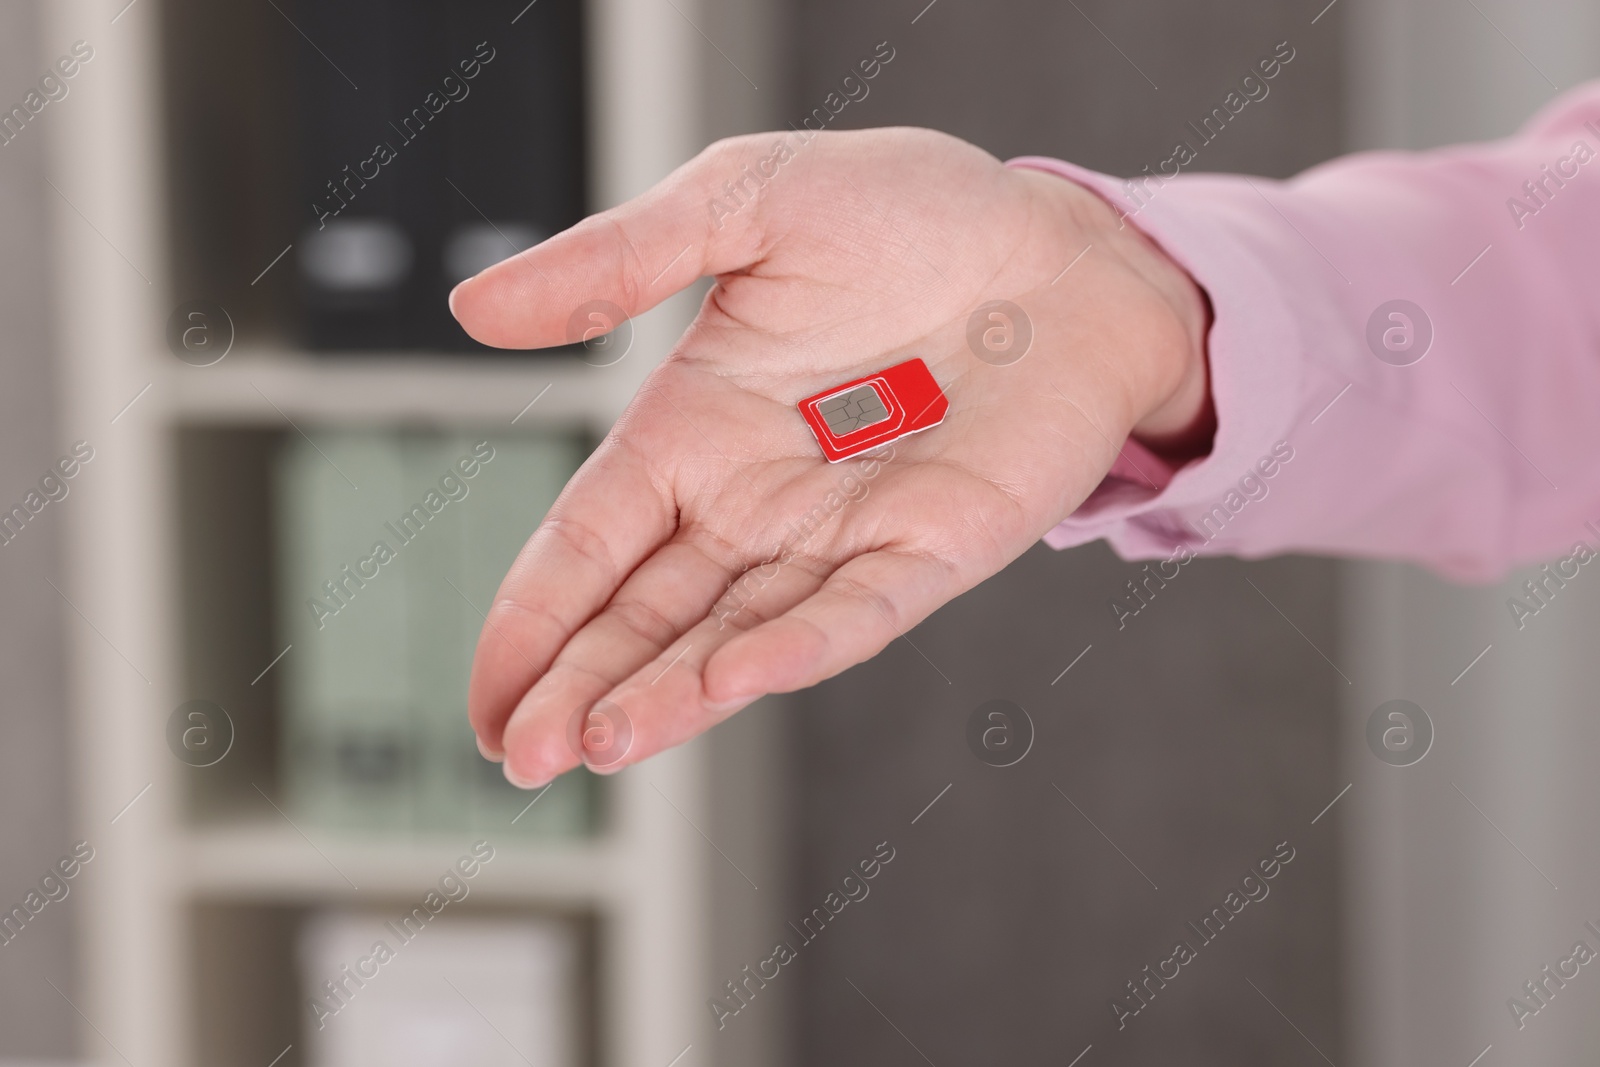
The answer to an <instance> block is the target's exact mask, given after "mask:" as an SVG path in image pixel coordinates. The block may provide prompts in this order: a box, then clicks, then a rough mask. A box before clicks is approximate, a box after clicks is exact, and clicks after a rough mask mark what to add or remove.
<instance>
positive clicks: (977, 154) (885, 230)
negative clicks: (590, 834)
mask: <svg viewBox="0 0 1600 1067" xmlns="http://www.w3.org/2000/svg"><path fill="white" fill-rule="evenodd" d="M779 141H784V142H786V143H787V144H788V146H789V148H788V151H789V152H790V153H792V158H787V159H783V161H782V162H781V164H778V163H774V162H769V163H768V164H767V166H766V169H767V170H768V171H769V172H770V171H771V170H772V169H773V167H774V166H776V168H777V173H776V175H775V176H773V177H771V178H769V179H766V180H765V185H764V187H762V188H761V189H760V191H759V193H758V194H756V195H755V196H754V199H750V198H749V192H748V191H749V190H751V189H753V188H754V186H753V184H752V183H749V182H747V183H746V185H745V189H746V190H747V192H746V201H747V202H746V203H745V205H744V206H742V207H737V205H736V202H735V201H733V200H730V199H729V198H728V194H727V190H726V188H725V185H724V183H728V182H734V183H738V182H739V181H740V179H741V171H742V169H743V168H744V167H746V166H748V167H750V170H751V172H752V173H754V172H755V171H756V167H757V163H758V162H759V161H761V160H769V161H770V160H773V159H774V155H775V145H776V144H777V143H778V142H779ZM777 155H778V157H779V158H782V156H783V153H777ZM716 202H720V204H721V206H720V207H719V206H716ZM734 207H737V210H730V208H734ZM705 275H712V276H714V277H715V278H716V285H715V287H713V288H712V290H711V292H710V295H709V296H707V298H706V301H705V305H704V306H703V307H702V308H701V311H700V314H699V316H698V317H697V318H696V320H695V322H694V324H693V325H692V326H691V327H690V329H689V330H688V332H687V333H686V334H685V335H684V337H683V338H682V340H681V341H680V342H679V343H678V345H677V347H676V348H675V349H674V350H673V352H672V354H671V355H670V356H668V357H667V359H666V360H665V361H664V362H663V363H662V364H661V366H660V367H658V368H657V369H656V370H655V371H654V372H652V374H651V375H650V377H649V379H648V381H647V382H646V384H645V385H644V387H643V388H642V389H641V390H640V392H639V395H638V396H637V397H636V398H635V399H634V401H633V403H632V404H631V405H630V406H629V408H628V410H627V412H626V413H625V414H624V415H623V417H622V419H621V420H620V421H619V422H618V423H617V425H616V427H615V428H614V429H613V430H612V431H611V433H610V434H609V435H608V436H607V437H606V439H605V441H604V443H603V444H602V445H601V446H600V448H599V449H598V450H597V451H596V452H595V454H594V455H593V456H592V457H591V458H590V459H589V461H588V462H587V463H586V464H585V465H584V467H583V469H582V470H580V471H579V472H578V474H577V475H576V477H574V478H573V480H572V482H571V484H569V485H568V486H567V488H566V491H565V492H563V493H562V495H561V498H560V499H559V500H558V501H557V502H556V505H555V507H554V508H552V509H551V511H550V514H549V516H548V517H547V518H546V519H545V521H544V522H543V523H542V524H541V525H540V526H539V528H538V530H536V531H535V532H534V534H533V536H532V537H531V538H530V539H529V541H528V544H527V546H526V547H525V548H524V549H523V550H522V553H521V555H520V556H519V557H518V558H517V561H516V563H515V565H513V566H512V568H511V571H510V573H509V574H508V575H507V576H506V579H505V581H504V582H503V583H502V584H501V587H500V591H499V594H498V595H497V596H496V598H495V602H494V605H493V607H492V608H491V609H490V611H489V617H488V621H487V623H486V624H485V626H484V629H483V633H482V635H481V636H480V639H479V643H478V651H477V658H476V661H475V663H474V664H473V671H472V686H471V692H470V696H469V708H470V716H471V720H472V726H473V729H474V730H476V731H477V735H478V741H479V746H480V748H482V749H483V750H484V752H485V754H486V755H490V756H491V757H494V758H499V757H501V756H502V755H503V757H504V759H505V765H506V776H507V777H508V778H510V779H511V780H512V781H513V782H515V783H517V784H518V785H522V786H536V785H540V784H543V783H544V782H546V781H549V780H550V779H552V778H554V777H555V776H556V775H558V774H560V773H561V772H562V771H565V770H567V769H569V768H571V767H573V766H575V765H576V764H577V763H578V762H579V756H578V754H577V752H576V751H575V749H574V747H573V745H572V743H571V741H570V740H569V738H572V737H575V736H577V731H574V730H573V725H574V722H575V721H576V719H577V717H578V716H579V714H580V712H582V711H584V709H587V708H588V707H589V706H590V705H592V704H593V703H594V702H596V701H599V700H605V701H607V702H609V703H610V704H613V705H616V706H617V707H620V708H621V709H622V710H623V712H625V714H626V716H627V719H628V720H629V722H630V723H631V730H632V738H631V743H630V744H629V746H628V747H627V751H626V754H625V755H622V754H621V753H614V754H610V755H608V756H607V757H606V758H605V759H604V760H594V759H591V760H590V762H591V763H592V764H596V763H602V762H603V763H605V764H606V767H605V769H607V770H614V769H617V768H619V767H621V766H624V765H626V764H629V763H634V762H637V761H638V760H641V759H643V758H645V757H647V756H650V755H652V754H654V753H656V752H659V751H660V750H662V749H664V748H667V747H668V746H671V745H675V744H678V743H680V742H683V741H686V740H688V739H689V738H691V737H694V736H695V735H696V734H698V733H700V732H701V731H702V730H705V729H706V728H708V727H710V726H711V725H713V724H714V723H717V722H719V721H721V720H722V719H725V718H727V717H728V716H729V715H731V714H733V713H734V712H735V711H737V710H738V709H739V708H741V707H743V706H745V705H746V704H748V703H750V702H751V701H753V700H755V699H756V698H757V697H760V696H762V695H764V694H767V693H777V692H788V691H791V690H796V689H802V688H804V687H806V686H809V685H813V684H815V683H817V682H819V681H821V680H823V679H825V678H828V677H830V676H832V675H834V674H837V673H839V672H840V671H842V670H844V669H845V668H847V667H850V666H852V665H854V664H856V663H860V662H861V661H863V660H865V659H867V658H869V657H871V656H872V655H874V654H876V653H877V652H878V651H879V650H881V649H882V648H883V647H884V646H885V645H887V644H888V643H889V642H890V641H893V640H894V639H895V638H897V637H899V636H900V635H902V634H904V633H905V632H906V631H908V630H910V629H911V628H912V627H913V626H915V625H916V624H917V623H918V622H920V621H921V620H922V619H923V618H925V617H926V616H927V615H929V614H930V613H931V612H932V611H933V610H934V609H935V608H937V607H939V606H940V605H941V604H943V603H945V602H946V601H947V600H950V599H951V598H953V597H955V596H957V595H958V594H960V593H962V592H964V591H965V590H967V589H970V588H971V587H972V586H974V585H976V584H977V583H979V582H981V581H982V580H983V579H985V578H987V577H988V576H989V575H991V574H994V573H995V572H996V571H998V570H1000V568H1002V567H1004V566H1005V565H1006V564H1007V563H1009V562H1010V561H1011V560H1013V559H1015V558H1016V557H1017V556H1018V555H1020V554H1021V553H1022V552H1023V551H1024V550H1026V549H1027V548H1028V547H1029V546H1030V545H1031V544H1033V543H1034V542H1035V541H1036V540H1038V539H1039V537H1040V536H1041V535H1042V534H1043V533H1044V532H1045V531H1046V530H1048V529H1050V527H1051V526H1053V525H1055V524H1056V523H1057V522H1058V521H1060V520H1061V519H1062V518H1064V517H1066V516H1067V515H1069V514H1071V513H1072V511H1073V510H1074V509H1075V508H1076V507H1077V506H1078V504H1079V503H1080V502H1081V501H1082V500H1083V499H1084V497H1086V496H1087V495H1088V494H1089V492H1090V491H1091V490H1092V489H1094V487H1095V486H1096V485H1097V484H1098V483H1099V482H1100V480H1101V478H1102V477H1103V476H1104V475H1105V473H1106V471H1107V469H1108V468H1109V467H1110V465H1111V463H1112V461H1113V460H1114V459H1115V458H1116V455H1117V451H1118V449H1119V447H1120V446H1121V444H1122V442H1123V440H1124V438H1125V437H1126V436H1127V435H1128V434H1129V433H1131V432H1135V431H1137V432H1138V433H1140V435H1141V436H1142V437H1143V438H1144V439H1145V440H1146V441H1147V442H1150V443H1153V444H1156V445H1157V446H1158V447H1159V445H1160V443H1161V442H1162V441H1164V440H1176V439H1179V438H1181V437H1182V436H1183V435H1184V434H1185V433H1187V432H1188V431H1190V429H1191V428H1192V427H1193V426H1194V425H1195V423H1196V422H1197V420H1198V419H1199V418H1200V417H1201V412H1202V411H1203V410H1204V409H1205V407H1206V380H1205V377H1206V376H1205V363H1204V358H1203V352H1202V349H1203V337H1204V331H1205V324H1206V311H1205V304H1204V300H1203V298H1202V296H1201V294H1200V292H1199V291H1198V289H1197V288H1196V287H1195V285H1194V283H1193V282H1192V281H1191V280H1190V279H1189V278H1188V277H1187V275H1185V274H1184V273H1183V272H1182V271H1181V270H1180V269H1179V268H1177V267H1176V266H1175V265H1173V264H1172V263H1171V262H1170V261H1169V260H1168V259H1167V258H1166V257H1165V256H1164V255H1163V254H1162V253H1161V252H1160V250H1159V249H1157V248H1156V247H1155V246H1154V245H1153V244H1151V243H1150V242H1149V241H1148V240H1147V239H1145V238H1144V237H1143V236H1142V235H1140V234H1139V233H1138V232H1137V231H1136V230H1135V229H1134V228H1133V227H1131V226H1127V225H1124V224H1122V223H1121V221H1120V220H1119V219H1118V217H1117V215H1116V213H1115V212H1114V211H1113V210H1112V209H1111V208H1110V207H1109V206H1108V205H1106V204H1105V203H1104V202H1103V201H1101V200H1100V199H1099V198H1098V197H1096V196H1095V195H1094V194H1092V193H1090V192H1088V191H1086V190H1084V189H1082V188H1081V187H1079V186H1077V185H1074V184H1072V183H1070V182H1067V181H1064V180H1062V179H1060V178H1057V177H1055V176H1053V175H1048V174H1043V173H1040V172H1036V171H1029V170H1024V169H1007V168H1005V167H1002V166H1001V165H1000V163H999V162H998V161H997V160H995V159H994V158H993V157H991V156H989V155H987V154H986V153H984V152H982V151H980V150H978V149H977V148H974V147H972V146H971V145H968V144H966V143H964V142H962V141H958V140H956V139H954V138H951V137H947V136H944V135H942V134H937V133H932V132H929V131H925V130H912V129H896V130H875V131H866V132H860V133H823V134H818V135H816V136H815V137H814V139H813V140H811V141H810V142H809V143H807V144H805V145H804V146H800V145H799V141H798V138H797V137H794V136H790V135H781V136H780V135H765V136H755V137H747V138H740V139H737V140H733V141H726V142H722V143H720V144H717V145H715V146H713V147H712V148H710V149H708V150H707V151H705V152H704V153H702V154H701V155H700V156H699V157H698V158H696V159H695V160H693V161H692V162H690V163H689V164H687V165H686V166H684V167H682V168H681V169H679V170H678V171H677V172H676V173H674V174H672V175H671V176H670V177H668V178H667V179H666V180H665V181H664V182H662V183H661V184H660V185H659V186H657V187H656V188H655V189H653V190H651V191H650V192H649V193H646V194H645V195H644V196H641V197H639V198H638V199H637V200H634V201H632V202H631V203H628V204H624V205H622V206H621V207H618V208H616V209H613V210H611V211H607V212H605V213H603V214H600V215H597V216H594V217H592V218H589V219H586V220H585V221H584V222H582V223H580V224H579V225H577V226H575V227H573V228H572V229H571V230H569V231H567V232H565V233H562V234H560V235H558V236H556V237H554V238H551V239H550V240H549V241H546V242H545V243H544V244H542V245H540V246H538V247H537V248H535V249H532V250H531V251H529V252H526V253H523V254H521V255H518V256H515V257H513V258H511V259H507V260H506V261H505V262H503V263H500V264H498V265H496V266H494V267H491V268H490V269H488V270H486V271H484V272H483V273H482V274H480V275H478V276H477V277H475V278H472V279H470V280H468V281H466V282H464V283H462V285H461V286H460V287H459V288H458V289H457V290H456V291H455V293H453V294H452V296H451V306H452V308H453V309H454V311H455V314H456V316H457V318H459V319H460V321H461V324H462V325H463V326H464V327H465V328H466V330H467V331H468V332H469V333H470V334H471V335H472V336H473V337H476V338H477V339H479V340H481V341H483V342H485V343H488V344H491V345H497V346H503V347H518V348H528V347H537V346H544V345H556V344H564V343H567V342H568V341H570V340H571V339H570V338H569V337H567V336H566V331H567V324H568V320H569V317H570V316H571V315H572V314H573V312H574V310H575V309H576V308H578V307H579V306H580V305H582V304H584V303H586V302H588V301H591V300H596V299H601V300H607V301H611V302H613V303H615V304H617V305H620V307H621V308H622V309H623V311H624V312H625V313H627V314H629V315H633V314H637V313H639V312H641V311H644V310H646V309H648V308H650V307H652V306H654V305H655V304H657V303H659V302H660V301H661V300H663V299H665V298H666V297H667V296H668V295H670V294H672V293H674V292H677V291H678V290H681V289H683V288H685V287H686V286H688V285H690V284H692V283H693V282H695V281H696V280H697V279H699V278H701V277H703V276H705ZM991 300H1008V301H1011V302H1012V303H1013V304H1015V305H1018V306H1019V307H1021V308H1022V309H1023V311H1024V312H1025V314H1026V316H1027V317H1028V319H1029V320H1031V325H1032V331H1033V340H1032V344H1031V347H1030V348H1029V349H1028V351H1027V353H1026V354H1025V355H1024V356H1023V357H1022V358H1021V359H1019V360H1017V361H1016V362H1012V363H1009V364H1006V365H998V364H999V362H1000V361H998V360H995V359H994V357H993V356H992V355H990V359H988V360H986V359H980V358H979V357H978V356H977V355H976V354H975V353H974V349H973V348H972V347H970V346H969V342H968V323H969V319H970V318H971V317H972V316H973V313H974V312H975V311H976V310H977V308H978V307H979V305H981V304H984V303H985V302H987V301H991ZM995 325H996V326H999V327H1002V328H1003V326H1004V324H1003V323H998V322H997V323H996V324H995ZM1002 340H1003V338H1002ZM978 350H979V351H983V349H982V347H981V346H980V347H979V349H978ZM986 354H989V353H986ZM912 357H920V358H922V359H923V360H924V361H925V362H926V363H927V365H928V367H929V368H930V369H931V370H932V372H933V374H934V377H935V378H937V379H938V381H939V384H940V385H941V386H942V387H943V389H944V392H945V395H946V396H947V397H948V398H949V401H950V408H949V413H948V415H947V416H946V418H945V420H944V422H943V424H941V425H939V426H938V427H936V428H934V429H931V430H929V431H927V432H925V433H920V434H917V435H915V436H912V437H908V438H905V439H904V440H901V441H899V442H897V443H895V444H894V445H893V446H892V448H891V449H890V450H886V452H885V453H884V454H883V455H882V456H880V457H879V458H878V459H876V460H871V459H869V458H868V457H866V456H863V457H860V458H858V459H855V460H850V461H846V462H843V463H840V464H830V463H828V462H827V461H826V460H825V459H824V458H823V457H822V455H821V452H820V451H819V449H818V446H817V442H816V441H815V439H814V438H813V437H812V435H811V432H810V430H809V429H808V427H807V426H806V424H805V423H804V422H803V421H802V419H801V416H800V413H799V412H798V411H797V410H796V407H795V404H796V402H797V401H799V400H801V399H802V398H804V397H807V396H811V395H813V394H815V393H817V392H820V391H822V390H824V389H826V388H828V387H829V386H832V385H836V384H839V383H842V382H845V381H848V380H850V379H852V378H856V377H860V376H862V375H866V374H870V373H872V372H874V371H878V370H882V369H884V368H886V367H889V366H892V365H894V364H897V363H900V362H903V361H905V360H907V359H910V358H912ZM747 571H750V572H752V573H751V574H749V575H748V576H747V575H746V572H747ZM742 576H743V578H742ZM741 578H742V580H741ZM730 583H737V584H735V585H733V586H732V588H730ZM619 757H620V758H619Z"/></svg>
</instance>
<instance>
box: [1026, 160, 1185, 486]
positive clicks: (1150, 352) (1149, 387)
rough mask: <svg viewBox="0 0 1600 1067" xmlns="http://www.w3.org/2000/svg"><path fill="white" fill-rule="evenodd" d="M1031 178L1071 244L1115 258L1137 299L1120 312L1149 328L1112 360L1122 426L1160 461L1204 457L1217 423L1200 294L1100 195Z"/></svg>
mask: <svg viewBox="0 0 1600 1067" xmlns="http://www.w3.org/2000/svg"><path fill="white" fill-rule="evenodd" d="M1032 173H1033V174H1036V175H1037V176H1038V177H1039V178H1040V179H1042V180H1043V182H1045V183H1047V185H1048V187H1049V188H1050V191H1051V195H1052V196H1053V197H1054V198H1055V199H1057V201H1058V203H1062V204H1063V205H1064V206H1065V207H1066V209H1067V210H1066V215H1067V217H1068V218H1069V219H1070V220H1071V222H1070V228H1071V229H1072V230H1073V231H1075V233H1074V235H1073V237H1072V239H1071V241H1070V242H1069V243H1072V242H1076V245H1077V246H1079V247H1081V246H1082V245H1084V244H1085V243H1092V244H1093V245H1094V246H1095V248H1096V249H1097V250H1100V249H1103V250H1105V251H1106V252H1109V253H1110V254H1111V255H1113V256H1115V257H1116V259H1117V260H1118V262H1119V265H1120V266H1121V267H1122V269H1123V271H1124V272H1125V273H1126V275H1127V276H1128V278H1127V280H1128V283H1129V285H1130V286H1132V287H1133V288H1134V289H1136V290H1138V291H1139V292H1138V295H1137V296H1136V297H1135V298H1134V300H1133V301H1132V302H1131V307H1130V308H1129V309H1126V310H1127V311H1128V312H1129V313H1137V314H1138V315H1139V316H1140V317H1141V318H1143V319H1144V320H1145V324H1146V325H1147V326H1150V327H1153V328H1150V329H1141V330H1139V331H1138V334H1139V338H1140V343H1138V344H1136V345H1131V346H1130V347H1129V349H1128V350H1127V351H1125V352H1123V353H1120V354H1119V355H1118V357H1117V358H1118V366H1117V370H1118V372H1119V377H1121V378H1122V379H1123V381H1124V383H1125V395H1126V397H1127V408H1126V412H1127V418H1128V421H1127V422H1126V423H1124V425H1125V426H1127V427H1128V428H1129V432H1130V434H1131V435H1132V436H1133V437H1136V438H1137V439H1138V440H1139V442H1140V443H1141V444H1143V445H1145V446H1146V447H1147V448H1149V449H1150V450H1151V451H1153V452H1156V453H1158V454H1159V455H1161V456H1162V457H1163V458H1165V459H1168V460H1172V461H1175V462H1183V461H1185V460H1188V459H1192V458H1196V457H1199V456H1203V455H1205V454H1206V453H1207V452H1208V451H1209V450H1210V448H1211V440H1212V436H1213V432H1214V430H1215V428H1216V415H1215V410H1214V408H1213V407H1212V402H1211V382H1210V368H1209V365H1208V361H1207V359H1206V335H1207V332H1208V331H1209V330H1210V326H1211V305H1210V301H1209V300H1208V299H1207V298H1206V295H1205V292H1204V290H1202V289H1201V288H1200V286H1199V284H1198V283H1196V282H1195V280H1194V279H1193V278H1192V277H1191V276H1190V275H1189V273H1188V271H1186V270H1184V269H1183V267H1181V266H1180V265H1179V264H1178V263H1177V262H1175V261H1174V260H1173V259H1172V257H1171V256H1169V255H1168V254H1167V253H1166V252H1165V251H1164V250H1163V249H1162V248H1161V247H1160V246H1159V245H1158V244H1156V243H1155V242H1154V241H1153V240H1151V239H1150V238H1149V237H1147V236H1146V235H1145V234H1144V233H1143V232H1142V231H1141V230H1139V229H1138V228H1137V227H1135V226H1134V225H1132V224H1131V223H1130V222H1128V221H1127V220H1126V219H1124V218H1122V217H1120V216H1119V214H1118V212H1117V210H1116V209H1115V208H1114V207H1112V206H1111V204H1109V203H1107V202H1106V201H1105V200H1104V199H1103V198H1102V197H1101V196H1100V195H1099V194H1098V193H1096V192H1094V191H1093V190H1091V189H1089V188H1087V187H1085V186H1082V185H1080V184H1078V183H1077V182H1075V181H1072V180H1070V179H1067V178H1063V177H1060V176H1058V175H1055V174H1046V173H1045V172H1041V171H1035V172H1032ZM1133 308H1137V311H1136V312H1135V311H1134V310H1133Z"/></svg>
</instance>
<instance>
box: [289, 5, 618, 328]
mask: <svg viewBox="0 0 1600 1067" xmlns="http://www.w3.org/2000/svg"><path fill="white" fill-rule="evenodd" d="M519 7H520V5H519V4H517V3H504V2H499V0H496V2H493V3H491V2H487V0H453V2H452V3H449V4H439V3H423V2H419V0H400V2H388V0H297V2H296V3H294V4H293V5H292V6H291V5H289V4H285V11H286V12H288V13H289V14H291V15H292V17H293V22H294V25H295V27H296V29H297V30H298V31H299V32H300V34H301V35H302V36H303V37H304V41H303V44H304V47H301V48H298V49H296V50H295V51H294V56H295V60H294V64H295V66H294V74H295V82H296V87H297V96H298V99H297V101H296V102H295V105H294V106H295V107H296V109H297V115H298V121H297V122H296V124H295V125H296V128H297V139H298V145H297V155H298V157H299V159H298V167H297V171H298V175H299V177H298V181H297V191H298V195H299V199H300V200H301V204H300V205H298V206H299V208H300V211H299V214H298V216H297V217H298V218H299V219H300V221H301V223H302V228H301V229H300V231H299V233H298V235H297V236H296V238H295V244H294V257H295V265H296V269H297V271H298V294H299V304H300V309H299V310H300V314H299V319H300V326H301V335H302V340H303V342H304V344H305V345H306V346H307V347H309V348H311V349H318V350H352V349H354V350H359V349H368V350H372V349H377V350H387V351H395V350H406V349H477V350H482V346H480V345H478V344H476V342H474V341H472V340H471V339H470V338H468V337H467V336H466V334H465V333H463V332H462V330H461V329H460V327H458V326H457V325H456V324H455V321H454V320H453V319H452V318H451V316H450V312H449V308H448V306H447V303H446V299H447V297H448V294H449V292H450V290H451V288H452V287H454V286H455V284H456V283H457V282H459V281H461V280H462V279H464V278H467V277H470V276H471V275H473V274H475V273H477V272H478V271H479V270H481V269H483V268H484V267H486V266H488V265H489V264H491V263H494V262H496V261H498V260H501V259H504V258H505V257H506V256H509V255H512V254H514V253H516V252H518V251H521V250H522V249H524V248H527V247H529V246H531V245H533V244H536V243H538V242H539V241H541V240H543V239H544V238H546V237H548V236H550V235H551V234H553V233H555V232H557V231H559V230H561V229H564V228H565V227H567V226H570V225H572V224H573V223H574V222H576V221H578V220H579V219H580V218H582V216H583V214H584V194H585V189H586V185H587V166H586V151H585V105H584V97H585V93H584V63H583V55H584V40H583V36H584V35H583V12H582V4H581V0H537V2H535V3H533V4H531V5H529V6H527V7H526V8H521V9H520V13H519Z"/></svg>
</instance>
